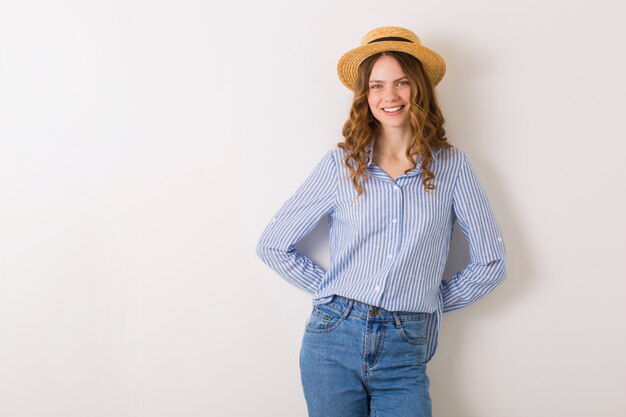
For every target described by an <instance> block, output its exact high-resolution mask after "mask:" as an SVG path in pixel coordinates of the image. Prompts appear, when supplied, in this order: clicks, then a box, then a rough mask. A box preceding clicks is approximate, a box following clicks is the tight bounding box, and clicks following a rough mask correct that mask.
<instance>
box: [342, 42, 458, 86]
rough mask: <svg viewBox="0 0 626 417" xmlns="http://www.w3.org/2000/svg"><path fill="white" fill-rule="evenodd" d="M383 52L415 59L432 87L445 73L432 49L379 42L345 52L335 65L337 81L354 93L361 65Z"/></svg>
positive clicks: (443, 64) (408, 44)
mask: <svg viewBox="0 0 626 417" xmlns="http://www.w3.org/2000/svg"><path fill="white" fill-rule="evenodd" d="M383 51H398V52H405V53H407V54H409V55H412V56H414V57H415V58H417V59H418V60H419V61H420V62H421V63H422V66H423V67H424V71H425V72H426V76H427V77H428V79H429V80H430V82H431V84H432V86H433V87H434V86H436V85H437V84H439V81H441V79H442V78H443V76H444V74H445V72H446V62H445V61H444V60H443V58H442V57H441V56H440V55H439V54H438V53H436V52H435V51H433V50H432V49H429V48H427V47H425V46H422V45H418V44H415V43H408V42H397V41H381V42H376V43H371V44H367V45H361V46H359V47H357V48H354V49H351V50H350V51H348V52H346V53H345V54H344V55H343V56H342V57H341V58H340V59H339V62H338V63H337V74H338V75H339V80H340V81H341V82H342V83H343V85H345V86H346V87H348V88H349V89H350V90H352V91H354V89H355V87H356V78H357V74H358V71H359V66H360V65H361V63H363V61H365V60H366V59H367V58H369V57H370V56H372V55H374V54H377V53H379V52H383Z"/></svg>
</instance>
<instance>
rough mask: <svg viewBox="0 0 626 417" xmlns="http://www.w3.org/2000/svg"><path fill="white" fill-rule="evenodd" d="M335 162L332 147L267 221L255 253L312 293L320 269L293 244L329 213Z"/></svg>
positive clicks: (332, 204) (291, 281)
mask: <svg viewBox="0 0 626 417" xmlns="http://www.w3.org/2000/svg"><path fill="white" fill-rule="evenodd" d="M337 178H338V171H337V164H336V162H335V160H334V158H333V150H329V151H328V152H327V153H326V155H325V156H324V158H322V160H321V161H320V162H318V164H317V166H316V167H315V169H314V170H313V172H311V173H310V174H309V176H308V177H307V178H306V180H305V181H304V183H303V184H302V185H300V187H299V188H298V189H297V190H296V192H295V193H294V194H293V195H292V196H291V197H290V198H289V199H288V200H287V201H286V202H285V203H284V204H283V205H282V207H281V208H280V209H279V210H278V212H277V213H276V215H275V216H274V218H273V219H272V221H271V222H270V223H269V224H268V225H267V227H266V228H265V230H264V231H263V233H262V234H261V237H260V239H259V242H258V244H257V248H256V253H257V255H258V256H259V257H260V258H261V260H262V261H263V262H264V263H266V264H267V265H268V266H269V267H270V268H272V269H273V270H275V271H276V272H278V274H279V275H281V276H282V277H283V278H285V279H286V280H287V281H289V282H290V283H292V284H293V285H295V286H296V287H298V288H301V289H303V290H305V291H307V292H310V293H315V291H316V290H317V287H318V285H319V283H320V281H321V280H322V277H323V276H324V270H322V268H320V267H319V266H318V265H316V264H315V263H314V262H313V261H312V260H311V259H309V258H308V257H307V256H305V255H303V254H301V253H300V252H298V251H297V250H296V247H295V244H296V243H297V242H298V241H299V240H300V239H302V238H303V237H304V236H306V234H307V233H309V232H310V231H311V229H313V227H314V226H315V225H316V224H317V223H318V222H319V220H320V219H321V217H322V216H324V215H325V214H327V213H329V212H330V211H331V210H332V208H333V206H334V203H335V191H336V186H337Z"/></svg>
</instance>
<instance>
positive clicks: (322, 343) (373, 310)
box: [300, 295, 433, 417]
mask: <svg viewBox="0 0 626 417" xmlns="http://www.w3.org/2000/svg"><path fill="white" fill-rule="evenodd" d="M428 314H433V313H415V312H394V311H388V310H384V309H381V308H378V307H374V306H371V305H369V304H364V303H361V302H359V301H356V300H352V299H349V298H345V297H341V296H338V295H334V296H333V298H332V299H331V300H330V301H329V302H326V303H324V304H317V305H314V306H313V311H312V312H311V316H310V317H309V319H308V321H307V323H306V326H305V331H304V336H303V339H302V347H301V349H300V375H301V379H302V387H303V391H304V397H305V400H306V403H307V408H308V412H309V417H367V416H371V417H431V416H432V408H431V400H430V394H429V392H428V389H429V386H430V379H429V377H428V375H427V374H426V366H427V364H426V362H425V358H426V325H425V320H426V316H427V315H428Z"/></svg>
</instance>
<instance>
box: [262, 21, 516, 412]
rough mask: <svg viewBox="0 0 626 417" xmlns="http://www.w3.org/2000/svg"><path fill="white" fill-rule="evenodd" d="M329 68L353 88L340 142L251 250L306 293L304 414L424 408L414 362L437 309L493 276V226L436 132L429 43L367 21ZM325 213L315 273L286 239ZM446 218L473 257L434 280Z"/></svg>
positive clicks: (470, 176) (421, 371)
mask: <svg viewBox="0 0 626 417" xmlns="http://www.w3.org/2000/svg"><path fill="white" fill-rule="evenodd" d="M338 73H339V79H340V80H341V81H342V82H343V84H344V85H346V86H347V87H348V88H349V89H350V90H352V91H353V92H354V100H353V103H352V108H351V110H350V116H349V118H348V120H347V121H346V123H345V125H344V127H343V136H344V138H345V140H344V141H342V142H339V143H338V145H337V147H336V148H333V149H331V150H329V151H328V152H327V153H326V155H325V156H324V157H323V158H322V159H321V161H320V162H319V163H318V164H317V166H316V167H315V169H314V170H313V172H311V173H310V174H309V176H308V177H307V178H306V180H305V181H304V183H303V184H302V185H301V186H300V187H299V188H298V189H297V191H296V192H295V194H293V195H292V196H291V197H290V198H289V199H288V200H287V201H286V202H285V203H284V204H283V205H282V207H281V208H280V209H279V210H278V212H277V213H276V215H275V216H274V218H273V219H272V221H271V222H270V223H269V224H268V225H267V227H266V228H265V230H264V231H263V234H262V235H261V237H260V240H259V242H258V246H257V254H258V255H259V257H260V258H261V259H262V260H263V261H264V262H265V263H266V264H267V265H269V266H270V267H271V268H272V269H274V270H275V271H276V272H277V273H278V274H280V275H281V276H282V277H284V278H285V279H287V280H288V281H289V282H291V283H292V284H293V285H295V286H297V287H299V288H301V289H303V290H305V291H308V292H310V293H311V294H313V295H314V297H313V301H312V303H313V307H312V312H311V315H310V317H309V318H308V321H307V323H306V325H305V329H304V336H303V340H302V348H301V352H300V371H301V381H302V386H303V391H304V395H305V399H306V402H307V407H308V411H309V416H310V417H352V416H354V417H357V416H358V417H363V416H368V415H371V416H378V417H414V416H415V417H417V416H420V417H421V416H431V414H432V411H431V400H430V394H429V385H430V380H429V377H428V375H427V374H426V366H427V363H428V361H430V359H431V358H432V357H433V355H434V353H435V350H436V347H437V340H438V334H439V329H440V323H441V315H442V313H443V312H446V311H451V310H456V309H459V308H462V307H465V306H467V305H468V304H470V303H472V302H474V301H476V300H477V299H479V298H481V297H482V296H484V295H485V294H487V293H488V292H490V291H491V290H493V289H494V288H495V287H496V286H497V285H498V284H499V283H500V282H501V281H502V280H503V279H504V278H505V276H506V259H505V247H504V242H503V240H502V234H501V232H500V229H499V227H498V225H497V223H496V220H495V218H494V215H493V212H492V210H491V207H490V205H489V202H488V199H487V196H486V195H485V192H484V190H483V188H482V186H481V185H480V183H479V180H478V178H477V175H476V173H475V171H474V169H473V167H472V164H471V163H470V160H469V159H468V157H467V155H466V154H465V153H463V152H461V151H460V150H458V149H456V148H454V147H453V146H451V145H450V144H449V143H448V142H447V139H446V137H445V131H444V128H443V123H444V118H443V116H442V113H441V110H440V109H439V106H438V104H437V100H436V97H435V92H434V87H435V86H436V85H437V84H438V83H439V81H440V80H441V79H442V78H443V75H444V73H445V62H444V60H443V59H442V58H441V57H440V56H439V55H438V54H437V53H435V52H434V51H432V50H430V49H428V48H426V47H425V46H423V45H421V43H420V40H419V38H418V37H417V36H416V35H415V34H414V33H413V32H411V31H409V30H407V29H403V28H399V27H382V28H377V29H374V30H372V31H370V32H368V33H367V34H366V35H365V37H364V38H363V41H362V43H361V46H359V47H357V48H355V49H353V50H351V51H349V52H347V53H346V54H344V56H342V57H341V59H340V60H339V64H338ZM324 215H328V216H329V223H330V257H331V259H330V267H329V269H328V270H327V271H324V270H323V269H322V268H320V267H319V266H318V265H316V264H315V263H314V262H313V261H312V260H311V259H310V258H308V257H307V256H305V255H303V254H302V253H299V252H298V250H297V249H296V248H295V244H296V243H297V242H298V241H299V240H300V239H301V238H302V237H304V236H305V235H306V234H307V233H308V232H309V231H310V230H311V229H312V228H313V227H314V226H315V225H316V224H317V223H318V221H319V220H320V218H321V217H322V216H324ZM455 221H457V222H458V224H459V226H460V227H461V229H462V231H463V233H464V234H465V236H466V238H467V239H468V241H469V246H470V258H471V260H470V262H469V264H468V265H467V266H466V267H465V268H463V269H462V270H460V271H458V272H457V273H455V274H453V275H452V276H451V277H446V278H449V279H446V280H442V278H443V277H442V274H443V270H444V266H445V263H446V259H447V256H448V249H449V244H450V238H451V234H452V229H453V225H454V222H455Z"/></svg>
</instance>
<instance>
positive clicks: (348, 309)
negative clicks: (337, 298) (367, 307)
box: [341, 298, 354, 319]
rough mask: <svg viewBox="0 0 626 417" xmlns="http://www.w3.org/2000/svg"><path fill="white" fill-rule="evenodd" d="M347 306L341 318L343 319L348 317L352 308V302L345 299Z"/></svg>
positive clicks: (349, 299)
mask: <svg viewBox="0 0 626 417" xmlns="http://www.w3.org/2000/svg"><path fill="white" fill-rule="evenodd" d="M347 300H348V306H347V307H346V311H344V312H343V314H342V316H341V318H342V319H345V318H347V317H348V316H349V315H350V311H352V306H353V305H354V300H353V299H351V298H347Z"/></svg>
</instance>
